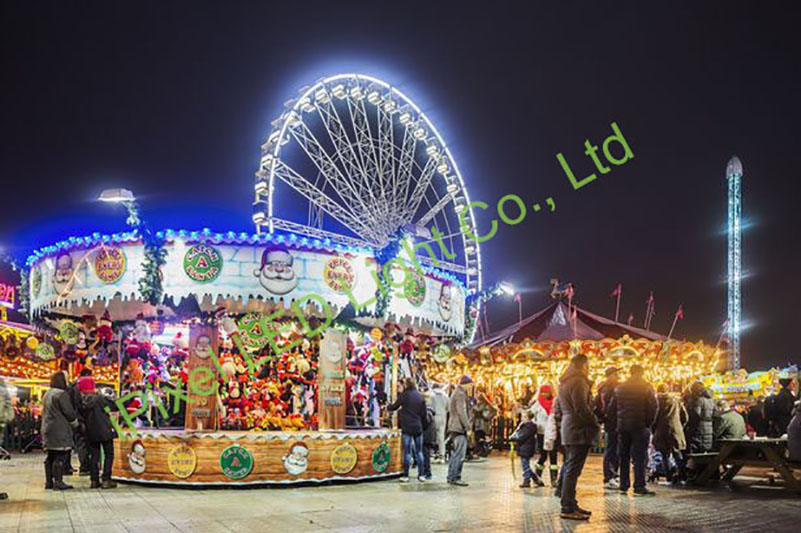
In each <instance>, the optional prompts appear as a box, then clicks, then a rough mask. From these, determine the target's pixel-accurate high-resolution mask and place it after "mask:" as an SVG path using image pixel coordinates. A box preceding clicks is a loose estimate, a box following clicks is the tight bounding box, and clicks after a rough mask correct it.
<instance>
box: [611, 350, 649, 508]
mask: <svg viewBox="0 0 801 533" xmlns="http://www.w3.org/2000/svg"><path fill="white" fill-rule="evenodd" d="M644 373H645V370H644V369H643V367H641V366H640V365H632V366H631V369H629V374H630V375H629V379H627V380H626V381H624V382H623V383H621V384H620V385H618V386H617V388H616V389H615V394H614V395H613V396H612V401H611V402H610V403H609V406H608V408H607V411H606V419H607V420H608V422H609V424H614V425H615V428H616V429H617V433H618V449H619V451H620V489H619V490H620V492H627V491H628V490H629V486H630V480H631V478H630V470H631V463H632V462H634V495H635V496H653V495H654V494H655V493H654V492H653V491H651V490H648V488H647V487H646V486H645V469H646V468H647V467H648V444H649V443H650V442H651V427H653V425H654V422H655V421H656V413H657V407H658V406H657V402H656V393H655V392H654V388H653V387H652V386H651V384H650V383H648V382H647V381H645V378H644V377H643V374H644Z"/></svg>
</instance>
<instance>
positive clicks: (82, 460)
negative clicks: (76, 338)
mask: <svg viewBox="0 0 801 533" xmlns="http://www.w3.org/2000/svg"><path fill="white" fill-rule="evenodd" d="M91 375H92V371H91V370H90V369H88V368H84V369H83V370H81V373H80V375H79V377H78V380H80V379H81V378H82V377H85V376H91ZM78 380H76V381H75V383H73V384H72V385H70V387H69V389H67V391H68V392H69V394H70V401H72V405H73V407H75V410H76V413H77V415H78V423H79V424H80V425H81V427H83V424H84V420H83V415H82V414H81V410H80V406H81V392H80V391H79V390H78ZM72 441H73V447H74V449H75V453H76V454H77V455H78V465H79V466H78V473H79V474H80V475H82V476H88V475H89V448H88V447H87V445H86V439H85V438H84V435H83V433H81V432H80V431H73V432H72ZM66 464H67V469H66V471H65V472H64V475H66V476H71V475H72V474H73V468H72V454H70V455H68V456H67V461H66Z"/></svg>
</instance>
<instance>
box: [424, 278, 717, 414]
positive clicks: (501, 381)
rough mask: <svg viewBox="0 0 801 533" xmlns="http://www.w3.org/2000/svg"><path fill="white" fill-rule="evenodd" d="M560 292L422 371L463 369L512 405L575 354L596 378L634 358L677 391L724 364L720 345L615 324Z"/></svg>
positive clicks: (445, 373)
mask: <svg viewBox="0 0 801 533" xmlns="http://www.w3.org/2000/svg"><path fill="white" fill-rule="evenodd" d="M567 294H570V296H569V297H568V296H566V295H565V292H564V291H558V290H555V291H554V292H553V293H552V294H551V298H552V301H551V303H550V304H549V305H548V306H546V307H545V308H543V309H542V310H540V311H539V312H537V313H535V314H533V315H531V316H529V317H527V318H523V319H521V320H520V321H519V322H518V323H516V324H513V325H511V326H509V327H507V328H505V329H503V330H501V331H500V332H497V333H495V334H493V335H490V336H489V337H487V338H485V339H484V340H481V341H478V342H476V343H474V344H472V345H468V346H466V347H465V348H463V349H461V350H458V351H455V352H453V353H446V352H445V351H443V350H440V351H439V352H438V353H436V354H435V357H434V358H432V361H431V362H430V363H429V366H428V368H427V371H428V374H429V376H430V377H431V378H432V379H434V380H436V381H442V382H448V383H450V382H453V380H454V379H458V376H461V375H463V374H469V375H470V376H472V377H473V380H474V381H475V382H476V383H477V385H478V386H479V388H481V389H483V390H484V391H486V392H487V393H489V394H490V395H492V396H493V397H494V398H496V399H498V400H501V401H503V403H504V404H507V407H509V408H511V407H512V406H513V405H514V404H515V402H516V401H517V399H519V398H521V397H524V396H526V392H527V391H528V392H529V393H533V392H534V391H536V390H537V388H538V387H539V386H540V385H543V384H546V383H547V384H551V385H553V384H556V383H558V380H559V376H561V375H562V373H563V372H564V371H565V369H566V367H567V365H568V364H569V361H570V358H571V357H572V356H574V355H576V354H579V353H583V354H585V355H587V356H588V358H589V360H590V379H591V380H592V381H593V382H594V383H596V384H597V383H600V382H601V381H602V380H603V378H604V372H605V370H606V369H607V368H609V367H613V366H614V367H616V368H618V369H620V370H621V371H622V372H623V373H624V374H625V373H627V372H628V369H629V367H631V365H634V364H638V365H640V366H642V367H643V368H645V372H646V379H648V380H649V381H650V382H651V383H653V384H654V386H657V385H658V384H662V383H665V384H667V385H668V386H669V387H670V388H671V389H673V390H683V389H684V388H685V387H686V386H687V385H688V384H690V383H691V382H693V381H695V380H697V379H699V378H700V377H701V376H704V375H707V374H710V373H712V372H714V371H716V370H717V369H718V368H720V367H721V365H725V362H726V357H725V355H726V352H725V350H724V349H722V348H721V347H720V346H714V345H709V344H706V343H704V342H702V341H697V342H691V341H686V340H678V339H671V338H669V337H667V336H664V335H661V334H659V333H656V332H654V331H651V330H649V329H642V328H637V327H635V326H632V325H629V324H623V323H619V322H616V321H614V320H612V319H609V318H606V317H603V316H601V315H598V314H595V313H592V312H590V311H587V310H585V309H582V308H581V307H579V306H578V305H576V304H575V303H574V302H573V301H572V291H568V293H567Z"/></svg>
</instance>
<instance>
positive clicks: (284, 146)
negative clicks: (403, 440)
mask: <svg viewBox="0 0 801 533" xmlns="http://www.w3.org/2000/svg"><path fill="white" fill-rule="evenodd" d="M348 109H350V110H351V111H353V110H354V109H357V110H358V117H355V118H354V115H352V114H348V115H346V114H344V113H343V111H347V110H348ZM314 111H317V112H318V113H314ZM347 116H349V117H351V119H353V120H355V122H354V123H353V124H351V125H350V126H348V127H349V128H355V133H356V134H357V135H358V137H359V138H358V140H357V141H352V140H351V139H349V138H348V135H347V134H343V133H344V131H345V130H343V126H342V122H341V117H347ZM367 120H371V121H377V123H378V124H380V127H379V128H378V130H377V133H378V134H379V135H378V137H376V138H375V139H372V140H371V139H369V138H368V137H369V135H370V130H369V129H365V128H364V125H365V121H367ZM393 128H395V129H396V130H397V133H396V136H395V137H394V139H395V140H394V141H393V135H391V134H388V132H391V131H392V129H393ZM326 136H327V141H326V142H327V143H332V144H331V146H332V147H333V148H334V149H335V153H329V151H328V150H329V149H330V148H329V149H323V148H322V147H321V146H320V145H319V144H317V143H318V140H317V139H323V138H326ZM393 143H395V145H394V146H393ZM374 146H375V147H377V148H376V150H377V152H375V153H372V151H373V147H374ZM366 147H370V152H371V153H370V154H363V155H364V157H366V158H367V159H361V158H360V159H359V161H356V160H354V159H352V156H353V155H354V154H356V153H357V152H358V153H362V151H363V150H365V149H366ZM379 154H380V155H379ZM332 157H334V158H335V160H336V161H337V162H338V163H336V164H335V163H334V160H332V159H331V158H332ZM375 157H379V159H380V161H379V160H375V159H373V158H375ZM394 157H396V158H398V160H397V161H395V162H391V161H390V159H391V158H394ZM370 162H373V163H376V164H368V163H370ZM339 165H345V166H344V167H342V166H339ZM393 172H397V175H393ZM404 184H405V185H404ZM279 191H280V198H279ZM254 192H255V202H254V205H253V221H254V223H255V225H256V233H253V234H251V233H245V232H231V231H229V232H213V231H210V230H208V229H205V230H202V231H184V230H180V231H174V230H163V231H155V230H151V229H150V228H149V227H148V226H147V225H146V224H145V223H143V221H142V220H141V219H140V216H139V211H138V207H137V205H136V202H135V199H134V197H133V194H132V193H131V192H130V191H127V190H124V189H113V190H109V191H104V192H103V194H102V195H101V196H100V199H101V200H104V201H110V202H118V203H121V204H122V205H124V206H125V207H126V209H127V211H128V220H127V222H128V225H129V226H130V227H131V230H130V231H127V232H124V233H117V234H111V235H102V234H99V233H94V234H92V235H88V236H74V237H67V238H65V240H63V241H62V242H59V243H55V244H53V245H51V246H47V247H45V248H42V249H40V250H36V251H34V252H33V253H32V254H31V255H30V257H29V258H28V260H27V262H26V267H27V272H26V273H25V275H24V276H23V285H24V287H23V289H24V290H23V291H22V292H23V293H24V294H25V295H26V297H27V300H28V301H27V302H26V305H27V308H28V309H29V312H30V315H31V318H32V320H34V321H35V322H36V323H37V324H39V325H43V327H48V328H51V329H52V330H53V331H56V332H59V334H60V336H61V338H62V339H63V345H62V348H61V351H62V352H64V353H65V354H71V353H73V351H75V348H79V347H80V346H83V345H86V344H89V345H90V346H91V351H92V353H93V354H94V355H93V358H96V359H98V360H99V361H105V360H110V361H116V362H118V363H119V368H120V378H119V379H120V394H121V395H122V397H123V398H124V399H125V404H124V406H123V409H122V413H121V415H120V418H121V420H120V424H123V425H125V426H127V427H126V428H125V429H121V430H120V431H121V432H122V433H124V434H125V435H126V438H125V439H118V440H117V441H116V444H115V445H116V452H117V455H116V457H115V468H114V477H115V478H116V479H122V480H132V481H139V482H154V483H175V484H219V483H229V482H231V483H233V482H236V483H292V482H302V481H325V480H332V479H368V478H376V477H384V476H388V475H396V474H398V473H399V472H400V464H401V457H400V435H399V433H398V432H397V431H396V430H394V429H392V425H393V424H392V421H391V418H390V417H388V416H387V415H386V410H385V408H386V405H387V403H388V402H389V401H391V400H392V399H393V398H394V397H395V396H396V394H397V384H398V383H399V382H400V381H401V380H402V379H403V378H404V377H413V378H415V379H418V380H419V381H421V382H422V381H424V379H425V377H424V372H425V369H424V360H425V359H426V357H427V355H428V354H429V353H431V352H432V350H433V349H435V348H437V347H438V346H439V345H441V344H443V343H445V342H448V341H453V340H456V339H467V340H469V339H470V338H471V337H472V335H473V333H474V331H475V319H476V316H477V315H478V311H479V308H480V305H481V303H482V302H483V301H484V296H485V293H484V292H482V287H481V261H480V252H479V245H478V243H477V242H474V241H469V240H468V236H467V235H466V234H464V233H463V232H460V231H458V228H460V227H461V228H462V229H465V230H468V231H469V230H470V229H472V228H475V219H474V216H473V211H472V205H469V201H468V200H467V194H466V191H465V189H464V183H463V181H462V177H461V175H460V173H459V171H458V168H457V167H456V164H455V162H454V161H453V158H452V156H451V154H450V152H449V151H448V148H447V146H446V145H445V143H444V142H443V140H442V138H441V137H440V136H439V133H438V132H437V130H436V128H435V127H434V126H433V124H431V123H430V121H429V120H428V118H427V117H426V116H425V115H424V114H423V113H422V112H421V111H420V110H419V108H418V107H417V106H415V105H414V104H413V103H412V102H411V101H409V100H408V98H407V97H406V96H405V95H404V94H403V93H401V92H399V91H398V90H397V89H396V88H393V87H391V86H390V85H389V84H386V83H384V82H382V81H380V80H377V79H375V78H370V77H367V76H361V75H353V74H347V75H341V76H333V77H331V78H327V79H324V80H320V81H318V82H317V83H316V84H315V85H314V86H312V87H304V88H303V89H301V91H300V94H299V95H298V97H297V98H296V99H292V100H290V101H288V102H287V103H286V109H285V111H283V112H282V113H281V115H280V116H279V117H278V118H277V119H276V120H275V121H273V123H272V130H271V132H270V134H269V136H268V137H267V141H266V142H265V143H264V144H263V145H262V159H261V162H260V165H259V169H258V171H257V172H256V182H255V187H254ZM293 195H294V196H293ZM307 215H308V218H307ZM324 215H325V216H324ZM79 345H80V346H79ZM198 376H200V379H199V380H198V379H195V378H197V377H198Z"/></svg>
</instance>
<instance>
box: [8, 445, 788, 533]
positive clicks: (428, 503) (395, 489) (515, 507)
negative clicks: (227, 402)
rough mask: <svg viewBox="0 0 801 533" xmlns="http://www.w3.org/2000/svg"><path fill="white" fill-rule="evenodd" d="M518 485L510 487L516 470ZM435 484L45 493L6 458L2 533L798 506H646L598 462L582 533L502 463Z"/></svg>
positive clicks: (29, 464)
mask: <svg viewBox="0 0 801 533" xmlns="http://www.w3.org/2000/svg"><path fill="white" fill-rule="evenodd" d="M516 469H517V475H518V477H519V476H520V469H519V465H518V466H517V468H516ZM444 473H445V467H444V465H434V474H435V476H437V477H438V481H434V482H431V483H425V484H421V483H418V482H416V481H412V482H411V483H409V484H400V483H398V482H397V481H395V480H389V481H378V482H370V483H360V484H345V485H342V484H339V485H327V486H321V487H303V488H283V489H249V490H179V489H169V488H163V487H145V486H140V485H130V484H128V485H124V484H120V486H119V488H117V489H114V490H107V491H99V490H90V489H88V488H87V487H88V484H89V480H88V479H87V478H78V477H72V478H70V480H69V481H70V482H72V483H73V484H74V485H75V486H76V489H75V490H72V491H67V492H52V491H45V490H44V488H43V476H42V456H41V455H33V456H30V455H29V456H16V457H14V459H12V460H11V461H3V462H2V463H0V486H2V490H5V491H6V492H8V493H9V496H10V499H9V500H8V501H4V502H0V533H6V532H17V531H20V532H23V531H32V532H33V531H41V532H48V533H56V532H61V531H76V532H98V533H100V532H102V533H111V532H117V531H119V532H140V531H141V532H147V533H161V532H166V531H180V532H187V533H189V532H192V533H217V532H239V531H242V532H244V531H270V532H273V531H275V532H282V531H288V532H293V533H299V532H305V531H338V532H340V531H341V532H345V531H349V532H372V531H380V532H394V531H398V532H401V531H404V532H405V531H408V532H417V531H509V532H512V531H514V532H518V531H560V532H570V531H578V532H596V531H598V532H600V531H614V532H617V531H626V532H628V531H631V532H634V531H636V532H641V531H644V532H650V531H726V532H727V533H735V532H738V531H761V532H769V531H770V532H773V531H797V530H798V523H799V521H801V498H799V497H791V496H787V495H785V494H784V493H783V492H782V491H780V490H777V489H771V488H766V489H762V490H756V489H749V490H743V491H738V492H737V493H732V492H731V491H730V490H728V489H715V490H698V489H671V488H668V487H662V486H655V487H654V489H655V490H656V491H657V492H658V495H657V496H656V497H654V498H647V499H642V498H636V499H635V498H634V497H633V496H632V495H631V494H629V495H627V496H624V495H620V494H618V493H615V492H610V491H606V492H605V491H604V490H603V489H602V488H601V478H600V476H601V473H600V457H591V458H590V461H589V462H588V466H587V469H586V470H585V475H584V476H583V477H582V479H581V481H580V484H579V500H580V502H581V505H582V506H583V507H585V508H587V509H589V510H591V511H593V517H592V520H590V521H589V522H586V523H571V522H566V521H562V520H561V519H560V518H559V516H558V513H559V505H558V501H557V499H556V498H554V497H553V496H551V491H550V490H549V488H548V487H546V488H544V489H528V490H521V489H518V488H517V483H516V482H515V481H514V480H513V479H512V476H511V472H510V466H509V459H508V457H505V456H501V455H496V456H493V457H492V458H490V459H489V460H487V461H484V462H482V463H468V464H467V465H466V466H465V476H464V477H465V479H466V480H467V481H469V482H470V483H471V486H470V487H468V488H464V489H458V488H452V487H450V486H448V485H447V484H445V483H444V482H443V481H442V479H444Z"/></svg>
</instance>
